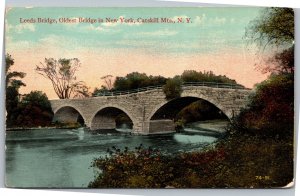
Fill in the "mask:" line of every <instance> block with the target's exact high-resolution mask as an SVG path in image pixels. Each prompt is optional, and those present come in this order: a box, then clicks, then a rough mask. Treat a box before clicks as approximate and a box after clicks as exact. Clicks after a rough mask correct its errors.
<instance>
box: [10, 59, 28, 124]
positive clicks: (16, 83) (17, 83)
mask: <svg viewBox="0 0 300 196" xmlns="http://www.w3.org/2000/svg"><path fill="white" fill-rule="evenodd" d="M14 63H15V61H14V59H13V58H12V56H11V55H10V54H6V55H5V64H6V69H5V73H6V81H5V85H6V102H5V106H6V112H7V115H6V123H7V125H8V126H9V125H10V124H12V123H13V119H14V112H15V110H16V109H17V107H18V103H19V88H20V87H21V86H26V85H25V83H23V82H22V80H20V79H22V78H24V77H25V75H26V74H25V73H23V72H17V71H11V68H12V66H13V65H14Z"/></svg>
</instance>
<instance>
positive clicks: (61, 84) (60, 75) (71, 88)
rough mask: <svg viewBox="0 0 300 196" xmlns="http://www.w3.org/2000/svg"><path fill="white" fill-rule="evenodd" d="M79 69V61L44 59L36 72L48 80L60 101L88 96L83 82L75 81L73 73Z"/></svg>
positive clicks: (75, 59)
mask: <svg viewBox="0 0 300 196" xmlns="http://www.w3.org/2000/svg"><path fill="white" fill-rule="evenodd" d="M79 67H80V61H79V59H77V58H73V59H65V58H63V59H58V60H55V59H53V58H45V62H44V63H40V65H37V66H36V69H35V70H36V71H37V72H38V73H39V74H41V75H42V76H44V77H45V78H47V79H49V80H50V81H51V83H52V86H53V89H54V91H55V93H56V94H57V96H58V97H59V98H60V99H69V98H71V97H87V96H89V93H88V87H87V86H86V85H85V83H84V82H83V81H76V80H77V78H76V76H75V73H76V72H77V71H78V68H79Z"/></svg>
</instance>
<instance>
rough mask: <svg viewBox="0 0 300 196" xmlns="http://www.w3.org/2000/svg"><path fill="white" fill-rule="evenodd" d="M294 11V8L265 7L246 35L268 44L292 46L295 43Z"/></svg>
mask: <svg viewBox="0 0 300 196" xmlns="http://www.w3.org/2000/svg"><path fill="white" fill-rule="evenodd" d="M294 34H295V31H294V11H293V9H292V8H273V7H272V8H265V9H263V10H262V13H261V14H260V15H259V16H258V18H257V19H255V20H253V21H251V23H250V24H249V26H248V28H247V29H246V37H247V38H249V39H250V41H252V42H255V43H257V44H258V46H259V47H263V48H265V47H266V46H268V45H269V46H276V47H282V46H286V45H287V46H290V45H292V44H294Z"/></svg>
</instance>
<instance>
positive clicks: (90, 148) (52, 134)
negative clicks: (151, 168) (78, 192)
mask: <svg viewBox="0 0 300 196" xmlns="http://www.w3.org/2000/svg"><path fill="white" fill-rule="evenodd" d="M213 124H214V125H215V124H216V122H214V123H213ZM208 129H209V126H208V125H207V124H206V125H205V131H207V130H208ZM198 131H199V127H198V128H197V130H194V131H193V130H192V129H191V128H188V130H187V131H183V132H181V133H172V134H164V135H148V136H137V135H131V134H129V133H124V132H117V133H99V132H98V133H92V132H90V131H88V130H84V129H83V128H79V129H39V130H24V131H7V134H6V186H8V187H32V188H33V187H47V188H48V187H49V188H50V187H51V188H55V187H57V188H75V187H77V188H81V187H87V185H88V183H89V182H90V181H92V180H93V179H94V176H95V175H96V174H97V171H96V170H94V168H92V167H90V166H91V162H92V161H93V160H94V158H98V157H100V156H105V155H106V154H107V149H108V148H112V147H113V146H115V147H117V148H120V149H124V148H125V147H128V148H129V149H134V148H135V147H137V146H139V145H140V144H143V146H144V147H149V146H151V147H153V148H157V149H160V150H161V151H162V152H165V153H170V154H174V153H180V152H188V151H194V150H201V149H202V148H203V147H205V146H207V145H209V144H211V143H213V142H215V141H216V140H217V139H218V136H216V135H215V134H213V135H209V134H203V131H199V132H198ZM213 131H215V130H213Z"/></svg>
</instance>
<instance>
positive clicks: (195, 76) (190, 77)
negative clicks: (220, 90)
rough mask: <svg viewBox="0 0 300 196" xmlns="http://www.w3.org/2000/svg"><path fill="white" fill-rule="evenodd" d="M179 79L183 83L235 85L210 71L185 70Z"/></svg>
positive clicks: (233, 81)
mask: <svg viewBox="0 0 300 196" xmlns="http://www.w3.org/2000/svg"><path fill="white" fill-rule="evenodd" d="M181 79H182V81H183V82H216V83H228V84H237V83H236V81H235V80H232V79H230V78H228V77H226V76H225V75H224V76H221V75H215V74H214V73H213V72H212V71H207V72H206V71H204V72H201V71H199V72H197V71H195V70H185V71H184V72H183V73H182V74H181Z"/></svg>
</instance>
